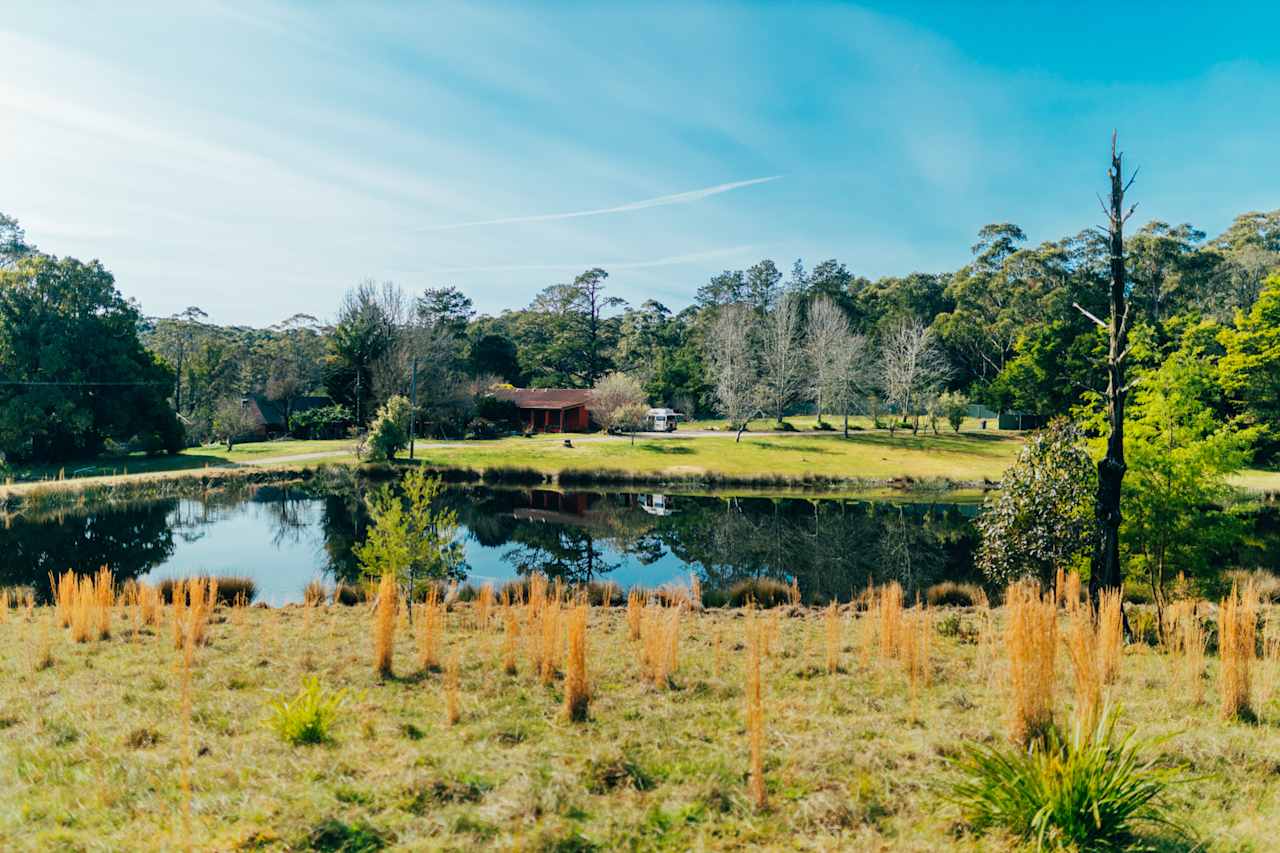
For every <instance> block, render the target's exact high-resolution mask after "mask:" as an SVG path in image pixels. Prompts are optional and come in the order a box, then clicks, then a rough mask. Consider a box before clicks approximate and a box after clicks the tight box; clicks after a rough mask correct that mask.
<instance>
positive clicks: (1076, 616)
mask: <svg viewBox="0 0 1280 853" xmlns="http://www.w3.org/2000/svg"><path fill="white" fill-rule="evenodd" d="M1066 641H1067V655H1068V657H1070V658H1071V673H1072V677H1073V683H1074V687H1075V698H1076V704H1075V715H1076V722H1077V724H1078V725H1079V726H1080V727H1081V731H1085V732H1091V731H1093V730H1094V729H1095V728H1096V727H1097V722H1098V715H1099V713H1100V712H1101V710H1102V683H1103V678H1102V662H1101V660H1100V659H1099V655H1098V651H1099V649H1098V641H1097V633H1096V632H1095V630H1094V626H1093V617H1092V614H1091V613H1090V612H1089V608H1087V607H1078V606H1077V607H1071V608H1070V615H1069V616H1068V623H1067V637H1066Z"/></svg>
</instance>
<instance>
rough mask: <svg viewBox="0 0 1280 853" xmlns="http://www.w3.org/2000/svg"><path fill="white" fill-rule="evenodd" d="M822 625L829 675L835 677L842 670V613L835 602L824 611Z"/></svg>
mask: <svg viewBox="0 0 1280 853" xmlns="http://www.w3.org/2000/svg"><path fill="white" fill-rule="evenodd" d="M822 624H823V635H824V638H825V640H826V648H827V673H828V674H830V675H835V673H836V672H838V671H839V670H840V612H839V610H838V609H837V608H836V605H835V602H832V603H831V604H829V605H827V609H826V610H825V611H823V614H822Z"/></svg>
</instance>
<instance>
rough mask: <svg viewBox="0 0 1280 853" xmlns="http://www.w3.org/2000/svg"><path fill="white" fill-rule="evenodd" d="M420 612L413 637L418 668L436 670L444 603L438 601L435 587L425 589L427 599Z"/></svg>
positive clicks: (438, 593) (438, 661)
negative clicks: (416, 650) (416, 647)
mask: <svg viewBox="0 0 1280 853" xmlns="http://www.w3.org/2000/svg"><path fill="white" fill-rule="evenodd" d="M420 610H421V613H420V614H419V616H418V626H417V632H416V636H415V640H416V641H417V645H418V668H419V669H422V670H429V669H437V668H438V667H439V666H440V640H441V635H442V634H443V633H444V602H442V601H441V600H440V590H439V589H438V588H437V587H436V586H435V585H432V586H431V587H429V588H428V589H427V599H426V601H425V602H423V605H422V607H421V608H420Z"/></svg>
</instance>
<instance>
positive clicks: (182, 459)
mask: <svg viewBox="0 0 1280 853" xmlns="http://www.w3.org/2000/svg"><path fill="white" fill-rule="evenodd" d="M352 446H353V443H352V441H351V440H350V439H345V438H344V439H333V440H322V441H302V440H285V441H254V442H246V443H244V444H237V445H235V446H234V447H233V448H232V449H231V450H230V451H228V450H227V449H226V446H225V445H221V444H218V445H208V446H204V447H191V448H187V449H186V450H183V451H182V452H181V453H178V454H176V455H174V456H146V455H144V454H141V453H135V454H131V455H129V456H124V457H103V458H100V459H92V460H86V461H81V462H68V463H66V464H65V465H57V466H51V465H42V466H35V467H18V468H16V469H14V471H13V472H12V474H11V477H12V479H14V480H15V481H19V482H25V481H35V480H56V479H59V477H60V476H61V477H62V478H67V479H80V478H85V477H112V476H121V475H124V474H153V473H159V472H165V471H187V470H193V469H198V468H205V467H220V466H231V465H247V464H253V465H262V464H269V463H270V461H271V460H272V459H276V458H288V457H293V456H299V455H306V456H308V457H316V458H318V456H317V454H330V455H331V456H332V457H333V458H334V459H341V458H348V457H349V456H350V451H351V448H352Z"/></svg>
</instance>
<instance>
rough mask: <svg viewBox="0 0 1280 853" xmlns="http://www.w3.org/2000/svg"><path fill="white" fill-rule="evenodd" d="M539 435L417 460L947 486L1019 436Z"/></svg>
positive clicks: (967, 479)
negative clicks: (921, 482) (566, 443)
mask: <svg viewBox="0 0 1280 853" xmlns="http://www.w3.org/2000/svg"><path fill="white" fill-rule="evenodd" d="M567 437H568V438H569V440H570V441H571V442H572V443H573V446H572V447H565V446H564V439H565V438H566V436H550V435H539V436H534V437H531V438H506V439H500V440H497V441H484V442H479V441H475V442H457V443H449V444H423V445H421V446H419V448H418V452H417V458H418V459H421V460H423V461H424V462H425V463H426V464H428V465H433V466H440V467H460V468H474V469H477V470H484V469H487V468H492V467H508V468H528V469H531V470H535V471H540V472H544V473H559V472H599V471H616V472H621V473H625V474H659V473H669V474H672V475H676V476H685V477H687V476H689V475H696V474H716V475H720V476H724V477H740V478H750V477H753V476H760V477H769V476H776V477H797V478H799V477H803V476H805V475H819V476H823V477H830V478H847V479H850V480H875V481H887V480H893V479H899V478H911V479H945V480H950V481H953V482H964V483H972V482H981V481H984V480H988V481H997V480H999V479H1000V476H1001V474H1002V473H1003V472H1004V469H1005V468H1006V467H1008V465H1009V464H1010V463H1011V462H1012V461H1013V460H1014V459H1015V458H1016V457H1017V453H1018V449H1019V448H1020V447H1021V446H1022V442H1021V439H1020V438H1019V437H1016V436H1013V435H1009V434H997V433H987V434H980V433H979V434H975V433H961V434H960V435H952V434H950V433H944V434H942V435H938V436H933V435H928V436H926V435H919V436H914V437H913V436H912V435H910V433H906V434H903V433H899V434H898V435H897V436H893V437H891V436H889V434H888V433H887V432H870V431H867V432H856V433H852V434H851V435H850V437H849V438H848V439H845V438H842V437H841V436H840V435H838V434H831V433H818V432H813V433H797V434H795V435H767V436H760V435H752V434H751V433H746V434H744V435H743V437H742V441H741V442H735V441H734V438H733V436H732V435H731V434H730V435H726V436H723V437H722V436H697V437H694V436H689V437H680V434H679V433H676V434H675V435H674V436H672V437H668V438H658V439H645V438H639V439H637V440H636V441H635V444H634V445H633V444H632V443H631V441H630V440H629V439H628V438H626V437H623V436H603V435H591V436H567Z"/></svg>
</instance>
